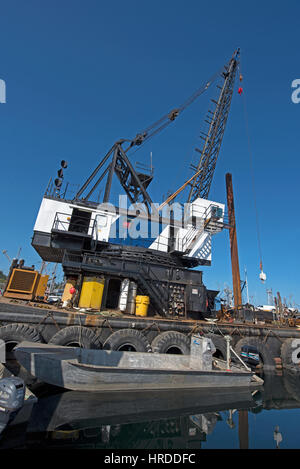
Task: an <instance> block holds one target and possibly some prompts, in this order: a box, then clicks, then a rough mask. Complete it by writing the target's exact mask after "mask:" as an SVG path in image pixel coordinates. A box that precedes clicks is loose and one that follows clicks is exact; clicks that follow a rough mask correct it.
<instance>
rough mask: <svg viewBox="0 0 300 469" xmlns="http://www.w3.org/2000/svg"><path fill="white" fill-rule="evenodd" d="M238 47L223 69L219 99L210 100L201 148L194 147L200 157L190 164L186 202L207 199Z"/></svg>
mask: <svg viewBox="0 0 300 469" xmlns="http://www.w3.org/2000/svg"><path fill="white" fill-rule="evenodd" d="M238 58H239V49H238V50H237V51H236V52H235V53H234V54H233V56H232V58H231V59H230V61H229V63H228V65H227V66H225V71H223V74H222V75H223V78H224V83H223V86H222V87H221V91H220V94H219V99H218V100H217V101H215V100H212V102H213V103H214V104H215V109H214V111H209V115H208V117H207V120H206V122H207V123H208V124H209V129H208V132H207V134H204V135H201V136H200V138H201V139H202V140H204V143H203V146H202V149H199V148H196V149H195V150H196V152H197V153H200V155H201V156H200V159H199V163H198V165H197V166H195V165H194V166H192V169H193V170H194V174H197V177H194V178H193V180H192V182H191V183H190V186H191V188H190V191H189V196H188V200H187V201H188V202H193V201H194V200H195V199H197V198H198V197H200V198H202V199H207V198H208V194H209V190H210V186H211V182H212V179H213V175H214V170H215V167H216V163H217V159H218V155H219V152H220V148H221V143H222V139H223V135H224V131H225V126H226V122H227V118H228V114H229V109H230V104H231V98H232V94H233V88H234V81H235V76H236V71H237V67H238Z"/></svg>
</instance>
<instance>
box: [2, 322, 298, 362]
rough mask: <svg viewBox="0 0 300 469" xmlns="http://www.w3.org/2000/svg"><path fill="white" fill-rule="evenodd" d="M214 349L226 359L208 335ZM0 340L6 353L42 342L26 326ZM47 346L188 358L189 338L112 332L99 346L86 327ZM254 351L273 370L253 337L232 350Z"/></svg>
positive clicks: (284, 355) (290, 347) (64, 332)
mask: <svg viewBox="0 0 300 469" xmlns="http://www.w3.org/2000/svg"><path fill="white" fill-rule="evenodd" d="M208 336H209V337H210V338H211V339H212V341H213V342H214V345H215V347H216V354H215V355H216V356H217V357H218V358H225V357H226V342H225V340H224V339H223V337H222V336H219V335H215V334H208ZM0 339H2V340H3V341H4V342H5V343H6V348H7V351H8V352H10V351H11V350H12V349H13V348H14V347H15V345H17V344H18V343H20V342H22V341H24V340H26V341H30V342H43V338H42V337H41V335H40V333H39V331H38V330H37V329H36V328H34V327H32V326H28V325H27V324H9V325H6V326H2V327H0ZM49 343H51V344H55V345H63V346H80V347H83V348H88V349H102V348H103V349H106V350H119V351H136V352H154V353H173V354H183V355H188V354H189V353H190V337H189V336H187V335H185V334H182V333H180V332H177V331H167V332H161V333H159V334H158V335H157V336H156V337H155V338H154V339H153V340H152V341H151V343H150V342H149V340H148V338H147V337H146V336H145V335H144V334H143V333H142V332H140V331H137V330H135V329H120V330H118V331H116V332H113V333H112V334H111V335H110V336H109V337H108V338H107V339H106V340H105V341H104V342H103V343H102V342H101V339H100V338H99V336H98V335H97V334H96V333H95V332H94V331H93V330H92V329H91V328H88V327H80V326H68V327H64V328H62V329H60V330H59V331H58V332H57V333H56V334H54V335H53V337H52V338H51V339H50V341H49ZM245 345H248V346H252V347H255V348H256V350H257V352H258V354H259V356H260V359H261V362H262V364H263V365H264V366H271V367H274V366H275V365H276V358H274V354H273V353H272V351H271V350H270V348H269V346H268V344H266V343H264V342H263V341H262V340H261V339H259V338H257V337H244V338H242V339H240V340H239V341H238V342H237V343H236V344H235V346H234V349H235V351H236V353H237V354H238V355H240V353H241V351H242V348H243V347H244V346H245ZM295 350H296V349H295V339H293V338H290V339H286V340H285V341H284V343H283V345H282V346H281V361H282V365H283V366H295V358H296V359H297V358H298V359H300V351H299V355H297V351H295Z"/></svg>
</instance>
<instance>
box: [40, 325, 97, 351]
mask: <svg viewBox="0 0 300 469" xmlns="http://www.w3.org/2000/svg"><path fill="white" fill-rule="evenodd" d="M49 344H55V345H63V346H66V347H70V346H73V347H82V348H87V349H101V348H102V343H101V341H100V339H99V338H98V337H97V335H96V334H95V332H94V331H93V330H92V329H90V328H88V327H81V326H68V327H64V328H63V329H61V330H60V331H58V332H56V334H54V336H53V337H52V338H51V339H50V341H49Z"/></svg>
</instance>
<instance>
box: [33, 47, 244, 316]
mask: <svg viewBox="0 0 300 469" xmlns="http://www.w3.org/2000/svg"><path fill="white" fill-rule="evenodd" d="M238 60H239V51H236V52H235V53H234V54H233V56H232V58H231V59H230V61H229V63H228V64H227V65H226V66H225V67H224V68H223V69H222V72H221V78H222V85H221V86H220V87H219V88H220V92H219V96H218V99H217V100H212V102H213V105H214V107H213V109H212V110H209V115H208V117H207V120H206V123H207V124H208V129H207V131H206V133H203V134H202V135H201V140H202V141H203V145H202V146H201V147H200V145H199V147H197V148H196V149H195V151H196V153H197V155H200V158H199V161H198V164H197V165H194V166H192V170H193V176H192V177H191V178H190V179H189V181H188V184H187V183H186V185H185V187H187V186H188V187H189V194H188V197H187V203H186V204H184V205H182V204H180V203H178V202H174V199H175V198H176V197H177V194H178V193H179V192H180V191H181V190H180V191H177V192H176V193H175V194H173V196H171V198H170V201H171V200H172V202H173V203H172V205H170V204H169V203H164V204H161V205H160V206H158V204H154V203H153V202H152V199H151V197H150V195H149V193H148V187H149V185H150V183H151V181H152V179H153V171H152V170H151V171H150V173H149V172H146V171H137V170H136V169H135V168H134V166H133V165H132V163H131V161H130V158H129V156H128V153H130V150H131V149H133V148H135V147H140V146H141V145H143V144H144V142H146V141H147V140H149V139H150V138H151V137H152V136H153V135H155V134H157V133H158V132H159V131H161V130H162V129H164V128H165V127H166V126H167V125H169V124H171V123H172V122H173V121H174V120H175V119H176V118H177V117H178V116H179V115H180V114H181V113H182V112H183V111H184V110H185V109H186V108H187V107H188V106H189V105H190V104H191V103H193V102H194V101H195V99H197V98H198V96H200V95H201V94H202V93H203V92H205V91H206V90H207V89H208V88H209V87H210V86H211V84H212V83H213V82H214V81H215V80H216V78H217V77H220V73H218V74H216V76H214V77H213V78H212V79H211V80H209V81H208V82H207V83H206V84H205V85H204V86H203V87H201V88H200V89H199V90H197V91H196V92H195V93H194V94H193V95H192V96H191V97H190V98H189V99H188V100H187V101H186V102H185V103H183V104H182V105H181V106H179V107H178V108H175V109H173V110H172V111H171V112H168V113H167V114H166V115H165V116H163V117H162V118H161V119H160V120H159V121H157V122H156V123H154V124H153V125H151V126H150V127H148V128H147V129H145V130H144V131H142V132H139V133H138V134H137V135H136V137H135V138H134V139H132V140H126V139H122V140H119V141H118V142H116V143H115V144H114V145H113V146H112V147H111V149H110V150H109V151H108V153H107V154H106V155H105V156H104V158H103V159H102V160H101V161H100V163H99V164H98V166H97V167H96V169H95V170H94V171H93V173H92V174H91V175H90V176H89V177H88V178H87V180H86V181H85V182H84V184H83V185H82V186H81V188H80V189H79V190H78V191H77V193H76V195H75V196H74V197H73V198H68V196H67V190H66V189H65V190H64V191H63V169H65V168H66V167H67V164H66V162H65V161H62V163H61V169H60V170H59V171H58V178H57V179H55V181H54V182H52V181H50V183H49V185H48V188H47V190H46V193H45V195H44V197H43V200H42V203H41V207H40V210H39V213H38V217H37V220H36V223H35V226H34V235H33V240H32V245H33V247H34V248H35V249H36V251H37V252H38V253H39V255H40V256H41V258H42V259H43V261H49V262H60V263H61V264H62V267H63V270H64V273H65V276H66V278H67V281H68V283H67V285H70V282H71V284H72V285H74V286H75V287H76V288H77V290H79V291H80V290H81V287H82V285H83V284H84V282H86V281H87V279H88V278H92V279H95V278H96V279H97V278H98V279H99V278H100V279H101V282H102V283H103V279H104V288H103V289H102V290H103V291H102V290H101V292H102V293H101V301H100V303H99V304H100V306H99V308H101V309H114V308H118V298H119V296H120V294H121V293H122V284H123V282H124V280H128V281H130V282H131V283H132V284H133V285H134V286H135V291H136V292H137V294H138V295H144V296H148V297H149V299H150V313H151V314H159V315H160V316H165V317H180V316H181V317H182V316H183V317H195V318H199V319H200V318H201V317H203V316H207V315H209V313H210V310H211V308H212V305H213V300H214V297H215V296H216V294H217V293H218V292H215V291H210V290H207V289H206V287H205V286H204V284H203V281H202V272H201V271H199V270H192V269H193V268H195V267H197V266H201V265H210V264H211V239H212V236H213V235H214V234H216V233H218V232H220V231H221V230H222V229H223V228H228V227H229V223H228V220H227V216H226V214H225V205H224V204H222V203H219V202H214V201H210V200H208V195H209V190H210V186H211V182H212V178H213V174H214V169H215V166H216V162H217V158H218V155H219V151H220V147H221V143H222V138H223V135H224V131H225V126H226V122H227V118H228V113H229V109H230V104H231V98H232V94H233V88H234V81H235V76H236V72H237V66H238ZM114 175H116V176H117V178H118V180H119V182H120V184H121V186H122V188H123V189H124V191H125V193H126V196H127V199H126V202H128V201H129V204H130V206H128V203H126V204H123V202H124V200H125V199H124V197H123V198H122V197H121V198H120V199H119V200H120V202H121V203H119V204H118V205H117V206H116V205H112V203H110V196H111V189H112V180H113V177H114ZM105 178H106V185H105V191H104V196H103V200H102V202H101V203H99V202H95V201H93V200H91V197H92V195H93V194H95V191H96V189H97V188H98V187H99V184H100V183H101V182H102V181H104V180H105ZM168 201H169V199H168ZM168 201H166V202H168ZM68 288H69V287H68ZM65 293H66V295H67V291H66V292H65Z"/></svg>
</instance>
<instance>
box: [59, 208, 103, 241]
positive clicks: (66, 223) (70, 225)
mask: <svg viewBox="0 0 300 469" xmlns="http://www.w3.org/2000/svg"><path fill="white" fill-rule="evenodd" d="M95 222H96V220H93V219H92V220H89V219H88V218H85V217H80V216H76V217H72V215H70V214H68V213H62V212H56V214H55V218H54V222H53V225H52V231H60V232H64V233H66V232H68V233H75V234H80V235H85V236H91V237H92V236H93V233H94V231H95Z"/></svg>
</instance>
